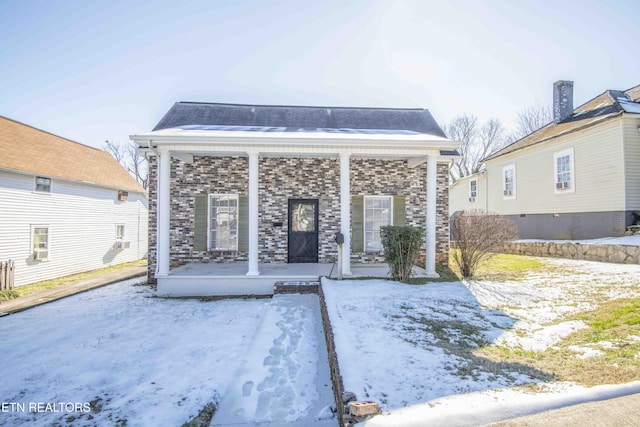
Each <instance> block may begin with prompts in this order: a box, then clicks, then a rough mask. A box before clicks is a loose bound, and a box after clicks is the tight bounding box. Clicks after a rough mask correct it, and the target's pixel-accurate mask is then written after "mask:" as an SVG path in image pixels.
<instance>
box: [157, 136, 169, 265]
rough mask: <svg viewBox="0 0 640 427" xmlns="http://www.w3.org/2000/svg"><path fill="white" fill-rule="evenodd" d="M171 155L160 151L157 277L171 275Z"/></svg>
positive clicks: (166, 151)
mask: <svg viewBox="0 0 640 427" xmlns="http://www.w3.org/2000/svg"><path fill="white" fill-rule="evenodd" d="M170 177H171V153H170V152H169V150H166V149H164V148H159V149H158V188H157V207H156V212H157V218H156V228H157V230H156V231H157V239H156V275H158V276H166V275H167V274H169V247H170V245H171V243H170V242H171V233H170V218H171V209H170V204H169V198H170V197H171V188H170V186H171V180H170Z"/></svg>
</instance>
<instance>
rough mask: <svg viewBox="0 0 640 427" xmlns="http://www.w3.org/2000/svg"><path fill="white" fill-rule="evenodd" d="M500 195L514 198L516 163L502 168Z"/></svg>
mask: <svg viewBox="0 0 640 427" xmlns="http://www.w3.org/2000/svg"><path fill="white" fill-rule="evenodd" d="M502 195H503V196H504V198H505V199H515V198H516V165H509V166H505V167H504V168H502Z"/></svg>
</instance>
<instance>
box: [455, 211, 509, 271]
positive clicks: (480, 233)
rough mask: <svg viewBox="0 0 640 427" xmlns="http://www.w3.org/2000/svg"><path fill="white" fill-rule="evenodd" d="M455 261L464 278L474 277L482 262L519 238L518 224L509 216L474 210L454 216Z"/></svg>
mask: <svg viewBox="0 0 640 427" xmlns="http://www.w3.org/2000/svg"><path fill="white" fill-rule="evenodd" d="M451 237H452V243H453V246H454V248H455V249H456V250H455V251H453V260H454V262H455V263H456V265H457V266H458V268H459V269H460V272H461V273H462V276H463V277H470V276H473V274H474V273H475V271H476V268H477V267H478V265H479V264H480V262H481V261H483V260H486V259H489V258H490V257H491V256H492V255H493V251H495V250H496V249H498V247H499V245H500V244H501V243H504V242H507V241H510V240H514V239H516V238H517V237H518V228H517V227H516V224H515V223H514V222H513V221H512V220H510V219H509V218H507V217H504V216H502V215H499V214H497V213H494V212H488V211H485V210H482V209H472V210H468V211H464V212H462V213H461V214H460V215H457V216H453V217H452V218H451Z"/></svg>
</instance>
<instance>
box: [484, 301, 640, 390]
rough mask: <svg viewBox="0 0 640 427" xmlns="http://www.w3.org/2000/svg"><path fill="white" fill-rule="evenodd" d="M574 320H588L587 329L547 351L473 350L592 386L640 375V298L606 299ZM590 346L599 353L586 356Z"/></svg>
mask: <svg viewBox="0 0 640 427" xmlns="http://www.w3.org/2000/svg"><path fill="white" fill-rule="evenodd" d="M571 319H579V320H582V321H584V322H585V323H586V324H587V325H588V328H586V329H583V330H580V331H578V332H575V333H573V334H572V335H570V336H568V337H567V338H565V339H564V340H563V341H561V342H560V343H558V344H557V345H555V346H554V347H552V348H550V349H547V350H546V351H543V352H533V351H523V350H522V349H518V348H505V347H498V346H489V347H484V348H482V349H479V350H476V351H475V352H474V353H475V355H476V356H478V357H482V358H486V359H488V360H491V361H494V362H496V363H517V364H521V365H527V366H530V367H532V368H534V369H536V370H538V371H542V372H547V373H550V374H551V375H552V376H553V377H554V379H555V380H557V381H572V382H576V383H578V384H582V385H585V386H589V387H591V386H595V385H602V384H621V383H627V382H630V381H635V380H637V379H638V378H640V298H626V299H618V300H613V301H608V302H606V303H604V304H602V305H600V307H598V308H597V309H596V310H593V311H589V312H584V313H579V314H577V315H574V316H572V317H571ZM587 350H589V351H597V352H598V354H596V355H591V356H589V357H583V352H581V351H587Z"/></svg>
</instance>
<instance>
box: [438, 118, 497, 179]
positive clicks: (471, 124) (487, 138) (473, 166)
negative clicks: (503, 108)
mask: <svg viewBox="0 0 640 427" xmlns="http://www.w3.org/2000/svg"><path fill="white" fill-rule="evenodd" d="M444 132H445V134H446V135H447V137H449V138H451V139H453V140H456V141H458V142H460V148H458V151H459V152H460V158H459V159H458V160H456V162H455V163H454V164H453V166H452V168H451V170H450V177H451V180H452V181H456V180H457V179H459V178H461V177H463V176H468V175H471V174H474V173H476V172H478V171H479V170H480V167H481V166H482V160H483V159H484V158H485V157H487V156H489V155H490V154H492V153H494V152H496V151H497V150H499V149H500V148H502V147H504V145H505V143H506V142H507V139H506V129H505V127H504V125H503V124H502V122H501V121H500V120H498V119H490V120H488V121H487V122H485V123H484V124H482V125H480V124H479V121H478V118H477V117H476V116H475V115H467V114H465V115H462V116H458V117H455V118H454V119H453V120H452V121H451V122H450V123H449V124H448V125H445V127H444Z"/></svg>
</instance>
